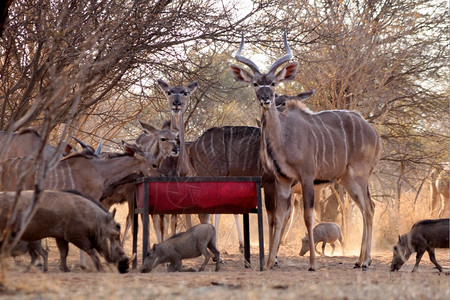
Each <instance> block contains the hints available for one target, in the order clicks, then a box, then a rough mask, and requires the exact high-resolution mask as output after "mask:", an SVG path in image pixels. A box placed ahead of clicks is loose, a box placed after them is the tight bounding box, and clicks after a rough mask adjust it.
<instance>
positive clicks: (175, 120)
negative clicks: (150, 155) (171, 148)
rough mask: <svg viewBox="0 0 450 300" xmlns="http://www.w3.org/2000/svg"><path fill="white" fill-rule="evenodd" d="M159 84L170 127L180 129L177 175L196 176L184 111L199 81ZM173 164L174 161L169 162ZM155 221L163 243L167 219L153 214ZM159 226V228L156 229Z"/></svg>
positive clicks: (188, 219) (173, 225) (189, 224)
mask: <svg viewBox="0 0 450 300" xmlns="http://www.w3.org/2000/svg"><path fill="white" fill-rule="evenodd" d="M158 86H159V88H160V89H161V91H162V92H163V93H164V95H165V96H166V98H167V100H168V108H169V109H170V112H171V118H170V128H171V129H172V130H178V132H179V139H180V154H179V155H178V157H177V158H176V167H175V170H174V171H175V172H174V173H175V176H183V177H185V176H195V174H194V173H193V170H192V168H191V166H190V163H189V157H188V154H187V151H186V142H185V139H184V113H185V112H186V107H187V101H188V100H189V97H190V96H191V94H192V93H193V92H194V91H195V90H196V89H197V86H198V83H197V82H195V81H194V82H192V83H190V84H189V85H187V86H186V87H184V86H170V85H168V84H167V83H166V82H164V81H163V80H162V79H158ZM167 163H168V164H172V163H173V162H167ZM152 217H153V222H154V225H156V227H155V230H156V234H157V237H158V242H159V243H161V242H162V241H163V240H164V239H165V237H164V235H165V231H166V221H165V219H164V216H163V215H153V216H152ZM185 218H186V228H190V227H192V221H191V216H190V215H185ZM176 219H177V216H176V215H172V216H171V221H170V223H171V228H172V232H173V233H175V230H176ZM156 228H157V229H156Z"/></svg>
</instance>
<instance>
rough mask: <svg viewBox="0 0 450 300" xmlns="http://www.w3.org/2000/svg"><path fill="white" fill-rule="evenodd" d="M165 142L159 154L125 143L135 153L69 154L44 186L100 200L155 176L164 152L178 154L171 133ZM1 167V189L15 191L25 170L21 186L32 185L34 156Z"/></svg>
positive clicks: (25, 187)
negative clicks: (119, 188) (95, 156)
mask: <svg viewBox="0 0 450 300" xmlns="http://www.w3.org/2000/svg"><path fill="white" fill-rule="evenodd" d="M164 144H165V145H166V147H167V148H166V150H165V151H164V152H161V153H159V157H153V156H152V155H151V154H149V153H145V152H144V151H142V150H141V149H140V148H139V147H138V146H136V145H134V144H128V143H125V142H124V145H125V147H126V148H127V149H128V151H132V152H133V153H134V154H135V156H133V157H130V156H122V157H116V158H112V159H109V160H101V159H92V157H89V156H85V155H82V154H73V155H69V156H67V157H65V158H63V159H62V160H61V161H60V163H59V164H58V166H56V168H55V169H54V170H53V171H51V172H50V173H49V174H48V175H47V177H46V178H45V181H44V189H52V190H76V191H79V192H80V193H82V194H84V195H86V196H89V197H91V198H93V199H96V200H97V201H98V200H100V198H101V197H106V196H107V195H109V194H110V193H111V191H112V190H113V189H114V187H116V186H117V185H120V184H124V183H126V182H133V181H134V180H135V179H136V178H137V177H139V176H142V174H144V175H145V176H151V175H154V174H155V171H154V169H155V166H157V165H158V164H159V163H160V162H161V160H162V159H163V158H164V157H165V154H169V153H171V154H172V155H177V153H178V146H177V142H176V140H175V138H174V137H173V138H172V137H170V136H168V137H167V139H166V140H165V141H164ZM1 168H2V174H1V176H2V178H1V181H0V189H1V190H3V191H8V190H16V185H17V182H18V179H19V176H22V175H23V172H26V173H25V174H26V179H25V181H24V186H23V187H22V188H23V189H32V188H33V186H34V175H35V170H36V166H35V165H34V161H33V160H32V159H28V158H26V157H25V158H23V157H19V158H13V159H9V160H6V161H4V162H3V163H2V164H1Z"/></svg>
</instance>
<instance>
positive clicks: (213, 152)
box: [202, 134, 216, 157]
mask: <svg viewBox="0 0 450 300" xmlns="http://www.w3.org/2000/svg"><path fill="white" fill-rule="evenodd" d="M210 136H211V138H210V142H209V149H211V157H215V156H216V151H214V146H213V145H214V134H210ZM204 143H205V142H204V139H203V141H202V144H204ZM205 151H206V150H205ZM205 154H206V155H209V154H208V152H205Z"/></svg>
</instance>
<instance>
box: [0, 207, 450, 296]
mask: <svg viewBox="0 0 450 300" xmlns="http://www.w3.org/2000/svg"><path fill="white" fill-rule="evenodd" d="M118 208H119V214H118V216H117V217H116V219H117V220H118V221H120V222H121V223H124V221H125V217H126V208H125V206H119V207H118ZM255 217H256V216H251V228H250V229H251V233H250V234H251V243H252V248H251V253H252V258H251V259H252V262H253V263H254V264H255V265H253V266H252V268H250V269H245V268H244V262H243V254H241V253H239V250H238V247H237V245H238V244H237V237H236V231H235V227H234V222H233V217H232V216H230V215H224V216H222V219H221V222H220V225H221V227H220V229H219V233H220V239H219V241H218V245H219V249H220V251H221V254H222V258H223V259H224V261H225V265H222V269H221V270H220V272H218V273H216V272H214V264H213V263H212V262H210V263H209V265H208V266H207V269H206V272H203V273H167V272H166V271H165V270H164V268H163V267H161V266H160V267H159V268H158V269H156V270H155V271H154V272H152V273H150V274H141V273H140V272H139V270H131V272H129V273H128V274H118V273H116V272H113V271H112V270H108V271H106V272H103V273H98V272H96V271H94V270H93V268H92V267H91V270H88V271H83V270H81V269H80V268H79V253H78V250H77V249H76V248H75V247H73V246H72V247H71V248H70V253H69V258H68V265H69V266H71V267H72V272H70V273H61V272H60V271H59V270H58V263H59V253H58V250H57V248H56V245H55V243H54V241H53V240H50V239H49V240H48V247H49V250H50V257H49V271H48V273H46V274H43V273H42V272H41V271H40V270H38V269H36V268H33V269H32V270H31V271H30V272H29V273H24V269H25V266H26V265H27V264H28V262H29V257H28V256H22V257H20V258H16V259H15V260H14V259H12V258H11V259H10V260H9V261H8V266H7V270H6V272H5V273H4V275H5V278H4V280H5V283H6V287H7V288H6V289H5V290H4V291H2V292H0V298H1V299H61V298H64V299H88V298H95V299H121V300H122V299H138V298H142V299H151V298H154V297H161V298H162V297H164V298H168V299H198V298H199V297H207V299H208V298H214V299H215V300H217V299H227V300H230V299H274V298H279V299H299V298H300V297H310V298H312V299H381V298H383V299H449V297H450V276H447V275H444V274H443V273H442V274H439V272H438V271H437V269H435V268H434V266H433V265H432V264H431V262H430V260H429V258H428V255H427V254H426V255H424V257H423V259H422V262H421V264H420V267H419V271H418V272H417V273H415V274H413V273H411V270H412V266H413V265H414V261H415V259H414V256H412V257H411V258H410V260H409V261H408V263H407V264H405V265H404V266H403V267H402V269H401V271H400V272H395V273H392V272H390V271H389V265H390V261H391V258H392V252H391V250H390V249H389V248H387V247H386V248H385V249H380V247H378V248H379V249H375V250H374V251H373V255H372V257H373V264H372V266H371V267H370V269H369V271H367V272H362V271H360V270H354V269H353V265H354V263H355V261H356V259H357V254H359V245H356V246H353V245H348V246H347V248H348V249H346V256H342V255H341V250H340V249H341V248H340V246H337V247H336V252H335V256H334V257H319V258H318V270H317V271H316V272H308V271H307V269H308V265H309V256H308V254H307V255H306V256H304V257H300V256H299V255H298V252H299V249H300V248H299V247H300V246H299V245H300V239H301V237H302V233H301V232H304V230H303V228H301V226H296V228H295V230H294V231H293V233H292V235H291V236H290V239H289V241H288V243H287V244H286V245H283V246H281V248H280V252H279V262H280V267H279V268H275V269H273V270H270V271H264V272H259V271H258V270H259V265H258V261H259V260H258V244H257V232H256V227H255V225H254V224H255V223H256V222H255ZM298 222H301V220H299V221H298ZM265 224H266V223H264V225H265ZM140 228H141V229H142V227H140ZM265 229H267V228H265ZM355 229H356V228H355ZM141 234H142V231H140V232H139V236H140V235H141ZM265 237H266V236H265ZM150 239H151V243H153V242H154V241H155V236H154V232H153V231H151V236H150ZM358 239H359V238H358ZM131 242H132V241H131V237H130V236H129V238H128V239H127V241H126V249H125V250H126V252H127V253H128V254H131ZM265 242H266V247H265V249H266V255H267V240H265ZM381 244H383V243H381ZM141 247H142V246H141V241H140V240H139V243H138V259H139V266H140V264H141V257H140V255H141V253H142V248H141ZM330 249H331V248H329V247H328V246H327V253H328V254H329V253H330ZM437 259H438V261H439V262H440V263H441V265H442V266H443V267H444V270H445V271H446V272H448V271H449V268H450V252H449V251H448V250H446V249H439V250H437ZM201 262H202V258H198V259H192V260H186V261H184V265H186V266H188V267H194V268H198V267H199V266H200V265H201ZM89 263H91V262H90V261H89ZM91 266H92V265H91Z"/></svg>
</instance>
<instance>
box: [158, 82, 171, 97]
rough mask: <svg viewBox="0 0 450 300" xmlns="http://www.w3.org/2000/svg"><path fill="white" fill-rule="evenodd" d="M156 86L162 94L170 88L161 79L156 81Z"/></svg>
mask: <svg viewBox="0 0 450 300" xmlns="http://www.w3.org/2000/svg"><path fill="white" fill-rule="evenodd" d="M158 85H159V88H160V89H161V91H163V93H164V94H165V93H166V92H167V91H168V90H169V88H170V86H169V85H168V84H167V83H165V82H164V81H163V80H162V79H158Z"/></svg>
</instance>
